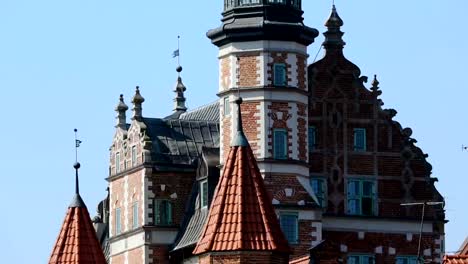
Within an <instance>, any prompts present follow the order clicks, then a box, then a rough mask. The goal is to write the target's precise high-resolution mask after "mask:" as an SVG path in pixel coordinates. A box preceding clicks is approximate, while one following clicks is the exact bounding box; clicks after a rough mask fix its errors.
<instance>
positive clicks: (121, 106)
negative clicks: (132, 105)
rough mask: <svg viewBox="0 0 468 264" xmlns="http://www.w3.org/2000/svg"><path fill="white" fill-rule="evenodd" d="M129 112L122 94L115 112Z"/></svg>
mask: <svg viewBox="0 0 468 264" xmlns="http://www.w3.org/2000/svg"><path fill="white" fill-rule="evenodd" d="M127 110H128V106H127V105H126V104H125V102H124V96H123V94H120V98H119V103H118V104H117V107H115V111H117V112H125V111H127Z"/></svg>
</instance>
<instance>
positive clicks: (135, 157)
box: [132, 146, 137, 166]
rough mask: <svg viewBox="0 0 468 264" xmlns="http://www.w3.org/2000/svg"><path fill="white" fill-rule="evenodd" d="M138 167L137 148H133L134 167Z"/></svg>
mask: <svg viewBox="0 0 468 264" xmlns="http://www.w3.org/2000/svg"><path fill="white" fill-rule="evenodd" d="M136 165H137V153H136V146H133V147H132V166H136Z"/></svg>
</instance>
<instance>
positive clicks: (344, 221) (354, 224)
mask: <svg viewBox="0 0 468 264" xmlns="http://www.w3.org/2000/svg"><path fill="white" fill-rule="evenodd" d="M419 228H420V223H419V222H418V221H408V220H406V221H405V220H401V219H398V220H390V219H389V220H386V219H365V218H347V217H324V218H323V229H324V230H333V231H348V232H349V231H355V232H359V231H365V232H374V233H393V234H403V235H406V234H407V233H419ZM423 232H424V233H432V232H433V228H432V223H430V222H425V223H424V225H423Z"/></svg>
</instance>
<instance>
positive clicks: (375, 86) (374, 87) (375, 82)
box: [371, 74, 380, 93]
mask: <svg viewBox="0 0 468 264" xmlns="http://www.w3.org/2000/svg"><path fill="white" fill-rule="evenodd" d="M379 84H380V82H379V81H378V80H377V74H375V75H374V80H373V81H372V88H371V91H372V92H374V93H375V92H377V91H379Z"/></svg>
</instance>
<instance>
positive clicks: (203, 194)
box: [200, 180, 208, 208]
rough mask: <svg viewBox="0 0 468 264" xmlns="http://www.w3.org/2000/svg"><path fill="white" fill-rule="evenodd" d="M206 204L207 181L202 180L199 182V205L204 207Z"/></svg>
mask: <svg viewBox="0 0 468 264" xmlns="http://www.w3.org/2000/svg"><path fill="white" fill-rule="evenodd" d="M207 206H208V181H207V180H204V181H202V182H200V207H201V208H204V207H207Z"/></svg>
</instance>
